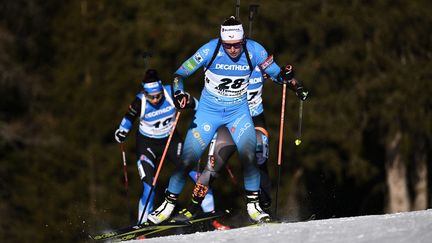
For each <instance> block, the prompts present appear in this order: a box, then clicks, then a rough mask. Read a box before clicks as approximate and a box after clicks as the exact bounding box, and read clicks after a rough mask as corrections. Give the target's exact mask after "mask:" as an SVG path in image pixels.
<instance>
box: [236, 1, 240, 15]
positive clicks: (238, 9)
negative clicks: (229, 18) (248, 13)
mask: <svg viewBox="0 0 432 243" xmlns="http://www.w3.org/2000/svg"><path fill="white" fill-rule="evenodd" d="M235 17H236V19H238V18H239V17H240V0H237V1H236V14H235Z"/></svg>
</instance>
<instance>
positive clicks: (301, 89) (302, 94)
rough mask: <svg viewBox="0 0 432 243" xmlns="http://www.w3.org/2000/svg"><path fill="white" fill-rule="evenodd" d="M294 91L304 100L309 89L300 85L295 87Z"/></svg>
mask: <svg viewBox="0 0 432 243" xmlns="http://www.w3.org/2000/svg"><path fill="white" fill-rule="evenodd" d="M295 93H296V95H297V97H298V98H299V99H301V100H303V101H305V100H306V99H307V97H308V94H309V91H308V90H307V89H305V88H304V87H303V86H300V87H297V88H296V90H295Z"/></svg>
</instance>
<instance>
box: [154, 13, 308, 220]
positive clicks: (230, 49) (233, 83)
mask: <svg viewBox="0 0 432 243" xmlns="http://www.w3.org/2000/svg"><path fill="white" fill-rule="evenodd" d="M215 49H216V50H217V51H216V52H215ZM213 53H215V55H213V56H212V54H213ZM256 66H259V68H260V69H261V71H263V72H265V73H266V74H268V75H269V76H270V77H271V78H272V79H273V80H274V81H275V82H277V83H279V84H282V83H288V84H290V83H294V84H293V85H290V86H292V88H293V89H295V90H296V94H297V95H298V96H303V97H304V99H306V97H307V94H308V92H307V91H306V90H305V89H304V88H303V87H302V86H299V85H298V84H299V83H298V82H296V81H295V80H294V79H293V76H292V69H291V66H287V67H288V68H283V69H281V68H280V67H279V66H278V65H277V64H276V63H275V62H274V61H273V57H272V56H268V55H267V51H266V50H265V49H264V47H262V46H261V45H260V44H259V43H258V42H256V41H254V40H251V39H245V38H244V31H243V26H242V24H241V23H240V22H239V21H238V20H237V19H235V18H234V17H230V18H228V19H227V20H225V21H224V23H223V24H222V25H221V32H220V38H217V39H213V40H211V41H210V42H208V43H207V44H205V45H203V46H202V47H201V48H199V49H198V51H197V52H196V53H195V54H194V55H193V56H192V57H190V58H189V59H188V60H186V61H185V62H184V63H183V64H182V65H181V66H180V68H179V69H178V70H177V71H176V72H175V78H174V81H173V93H174V96H173V100H174V103H175V105H176V107H177V108H180V109H183V108H185V104H187V101H188V96H187V95H186V94H185V91H184V87H183V80H184V79H186V78H187V77H189V76H190V75H191V74H192V73H194V72H195V71H196V70H198V69H199V68H202V67H204V68H205V69H204V74H205V75H204V76H205V77H204V89H203V90H202V93H201V98H200V104H199V107H198V109H197V112H196V114H195V116H194V118H193V121H192V124H191V125H190V127H189V129H188V132H187V134H186V139H185V146H184V147H183V153H182V156H181V158H182V160H181V161H182V164H181V165H180V166H179V167H178V168H176V170H175V172H174V173H173V174H172V176H171V178H170V182H169V186H168V188H167V190H166V196H165V200H164V202H163V203H162V205H161V206H159V208H157V209H156V210H155V211H154V212H152V213H151V214H150V215H149V218H148V219H149V221H151V222H153V223H155V224H158V223H160V222H162V221H164V220H166V219H168V218H169V217H171V214H172V212H173V210H174V207H175V204H176V201H177V198H178V196H179V194H180V193H181V191H182V189H183V187H184V185H185V182H186V176H187V173H188V172H189V171H190V170H191V169H192V168H194V166H195V165H196V164H197V163H198V161H199V159H200V157H201V155H202V153H203V152H204V150H205V149H206V147H207V146H208V144H209V143H210V141H211V140H212V138H213V135H214V134H215V132H216V130H217V129H218V128H219V127H221V126H225V127H227V128H228V130H229V132H230V134H231V137H232V139H233V141H234V143H235V145H236V147H237V150H238V153H239V157H240V161H242V163H243V174H244V186H245V190H246V201H247V211H248V214H249V217H250V218H251V219H252V220H253V221H266V220H269V215H268V214H267V213H265V212H264V211H263V210H262V209H261V207H260V206H259V197H258V193H259V190H260V172H259V169H258V165H257V162H256V157H255V147H256V134H255V128H254V124H253V121H252V118H251V115H250V112H249V107H248V101H247V94H246V92H247V88H248V84H249V77H250V75H251V73H252V71H253V70H254V68H255V67H256ZM208 190H209V188H208V187H207V186H205V185H202V184H200V183H197V184H196V186H195V189H194V196H193V201H192V206H191V207H193V209H191V210H190V211H196V210H195V208H196V207H195V206H196V205H199V203H200V201H201V200H202V199H203V198H204V196H205V195H206V194H207V192H208ZM194 214H195V212H185V214H184V215H186V216H187V217H193V216H194Z"/></svg>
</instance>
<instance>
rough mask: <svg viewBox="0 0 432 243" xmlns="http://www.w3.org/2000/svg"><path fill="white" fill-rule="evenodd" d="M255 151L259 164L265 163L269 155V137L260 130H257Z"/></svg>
mask: <svg viewBox="0 0 432 243" xmlns="http://www.w3.org/2000/svg"><path fill="white" fill-rule="evenodd" d="M255 152H256V159H257V164H258V165H262V164H264V163H265V162H266V161H267V159H268V155H269V149H268V137H267V135H265V133H263V132H262V131H260V130H257V146H256V151H255Z"/></svg>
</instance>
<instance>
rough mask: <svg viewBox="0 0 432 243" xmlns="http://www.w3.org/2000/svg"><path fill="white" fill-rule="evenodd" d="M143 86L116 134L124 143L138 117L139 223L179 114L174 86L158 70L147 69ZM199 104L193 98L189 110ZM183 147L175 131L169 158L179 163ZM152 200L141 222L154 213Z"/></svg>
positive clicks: (206, 205) (209, 203)
mask: <svg viewBox="0 0 432 243" xmlns="http://www.w3.org/2000/svg"><path fill="white" fill-rule="evenodd" d="M142 86H143V89H142V90H141V91H140V92H138V94H137V95H136V97H135V99H134V100H133V101H132V103H131V104H130V105H129V108H128V111H127V112H126V114H125V116H124V117H123V119H122V121H121V123H120V125H119V128H118V129H117V130H116V132H115V135H114V137H115V139H116V141H117V142H119V143H123V142H124V141H125V140H126V137H127V134H128V133H129V131H130V130H131V128H132V126H133V123H134V121H135V120H136V118H137V117H139V129H138V132H137V134H136V156H137V167H138V173H139V175H140V178H141V181H142V183H143V193H142V194H141V198H140V200H139V203H138V221H139V220H140V218H141V215H142V213H143V210H144V207H145V203H146V201H147V198H148V197H149V193H150V189H151V185H152V183H153V179H154V176H155V171H156V168H157V167H158V164H159V160H160V158H161V156H162V154H163V151H164V149H165V145H166V143H167V140H168V137H169V134H170V132H171V130H172V128H173V123H174V120H175V113H176V108H175V105H174V102H173V100H172V98H171V97H172V94H171V85H162V82H161V80H160V79H159V78H158V75H157V71H156V70H154V69H149V70H147V72H146V74H145V77H144V79H143V81H142ZM197 105H198V101H197V100H196V99H195V98H191V99H189V103H188V104H186V107H187V108H190V109H196V106H197ZM182 146H183V141H182V139H181V137H180V136H179V134H178V132H177V131H175V132H174V134H173V137H172V139H171V143H170V146H169V147H168V150H167V154H166V157H167V159H168V160H170V161H171V162H173V163H175V164H178V163H179V160H180V153H181V149H182ZM189 175H190V177H191V178H192V179H193V180H194V181H195V182H196V180H197V172H196V171H194V170H191V171H190V172H189ZM153 201H154V191H153V193H152V195H150V199H149V203H148V205H147V208H146V211H145V213H144V215H143V219H142V222H141V223H144V222H146V221H147V216H148V213H149V212H151V211H152V210H153ZM202 209H203V211H204V212H211V211H213V210H214V201H213V195H212V193H209V195H208V197H206V199H205V200H204V202H203V203H202ZM138 223H140V222H138Z"/></svg>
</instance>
